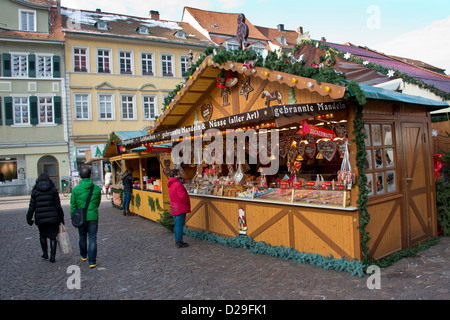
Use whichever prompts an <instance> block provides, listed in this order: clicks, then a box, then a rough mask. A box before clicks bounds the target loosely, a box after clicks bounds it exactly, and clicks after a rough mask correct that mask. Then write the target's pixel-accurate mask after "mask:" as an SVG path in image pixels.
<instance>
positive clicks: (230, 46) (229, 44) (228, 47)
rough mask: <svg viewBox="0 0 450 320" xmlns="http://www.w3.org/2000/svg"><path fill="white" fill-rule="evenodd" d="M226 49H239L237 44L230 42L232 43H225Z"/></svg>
mask: <svg viewBox="0 0 450 320" xmlns="http://www.w3.org/2000/svg"><path fill="white" fill-rule="evenodd" d="M227 50H228V51H234V50H239V45H237V44H232V43H227Z"/></svg>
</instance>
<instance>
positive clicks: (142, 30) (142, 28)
mask: <svg viewBox="0 0 450 320" xmlns="http://www.w3.org/2000/svg"><path fill="white" fill-rule="evenodd" d="M138 32H139V34H149V32H148V27H146V26H140V27H139V28H138Z"/></svg>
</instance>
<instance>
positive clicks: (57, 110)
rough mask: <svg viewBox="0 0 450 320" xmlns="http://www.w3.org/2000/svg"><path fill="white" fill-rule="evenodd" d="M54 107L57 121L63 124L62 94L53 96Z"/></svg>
mask: <svg viewBox="0 0 450 320" xmlns="http://www.w3.org/2000/svg"><path fill="white" fill-rule="evenodd" d="M53 107H54V109H55V123H58V124H62V117H61V97H60V96H56V97H53Z"/></svg>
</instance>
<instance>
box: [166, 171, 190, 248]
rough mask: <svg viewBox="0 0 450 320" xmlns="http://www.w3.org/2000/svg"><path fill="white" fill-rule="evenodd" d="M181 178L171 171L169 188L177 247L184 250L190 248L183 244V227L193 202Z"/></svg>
mask: <svg viewBox="0 0 450 320" xmlns="http://www.w3.org/2000/svg"><path fill="white" fill-rule="evenodd" d="M179 178H180V177H179V171H178V170H177V169H173V170H171V171H170V173H169V181H168V182H167V186H168V187H169V198H170V213H171V214H172V215H173V220H174V223H175V227H174V233H175V246H176V247H177V248H184V247H188V244H187V243H186V242H183V227H184V224H185V222H186V213H189V212H191V200H190V199H189V194H188V192H187V190H186V188H185V187H184V186H183V184H182V183H181V181H180V180H179Z"/></svg>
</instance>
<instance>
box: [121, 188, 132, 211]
mask: <svg viewBox="0 0 450 320" xmlns="http://www.w3.org/2000/svg"><path fill="white" fill-rule="evenodd" d="M130 201H131V192H124V193H123V203H122V210H130Z"/></svg>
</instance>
